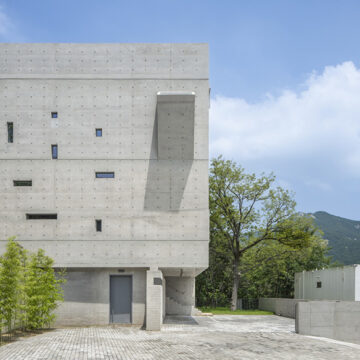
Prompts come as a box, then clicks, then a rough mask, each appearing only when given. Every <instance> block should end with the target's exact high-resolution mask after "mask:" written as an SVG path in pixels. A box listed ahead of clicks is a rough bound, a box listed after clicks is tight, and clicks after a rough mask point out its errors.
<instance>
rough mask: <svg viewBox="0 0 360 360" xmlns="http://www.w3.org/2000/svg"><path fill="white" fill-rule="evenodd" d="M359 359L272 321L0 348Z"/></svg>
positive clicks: (26, 358)
mask: <svg viewBox="0 0 360 360" xmlns="http://www.w3.org/2000/svg"><path fill="white" fill-rule="evenodd" d="M100 359H107V360H113V359H114V360H115V359H116V360H183V359H187V360H202V359H204V360H205V359H206V360H215V359H216V360H226V359H230V360H232V359H234V360H235V359H236V360H239V359H314V360H315V359H316V360H322V359H324V360H325V359H334V360H335V359H336V360H338V359H342V360H343V359H357V360H358V359H360V345H355V344H353V345H352V344H344V343H339V342H335V341H326V340H323V339H316V338H310V337H305V336H301V335H297V334H295V333H294V321H293V320H291V319H286V318H281V317H277V316H214V317H194V318H169V319H167V321H166V323H165V325H164V326H163V330H162V331H161V332H146V331H144V330H141V329H140V328H139V327H135V326H132V327H121V326H106V327H105V326H104V327H84V328H64V329H56V330H53V331H49V332H46V333H43V334H41V335H37V336H34V337H31V338H23V339H21V340H19V341H17V342H14V343H12V344H8V345H5V346H2V347H0V360H100Z"/></svg>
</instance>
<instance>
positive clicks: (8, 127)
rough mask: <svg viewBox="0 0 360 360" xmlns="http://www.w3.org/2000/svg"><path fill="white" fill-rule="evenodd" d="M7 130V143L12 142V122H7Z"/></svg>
mask: <svg viewBox="0 0 360 360" xmlns="http://www.w3.org/2000/svg"><path fill="white" fill-rule="evenodd" d="M7 132H8V143H13V142H14V123H12V122H8V123H7Z"/></svg>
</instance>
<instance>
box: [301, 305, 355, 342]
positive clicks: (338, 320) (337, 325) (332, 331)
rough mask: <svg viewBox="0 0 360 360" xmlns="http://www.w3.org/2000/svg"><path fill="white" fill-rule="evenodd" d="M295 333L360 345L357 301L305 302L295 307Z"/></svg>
mask: <svg viewBox="0 0 360 360" xmlns="http://www.w3.org/2000/svg"><path fill="white" fill-rule="evenodd" d="M295 331H296V332H297V333H298V334H302V335H311V336H321V337H327V338H330V339H335V340H341V341H349V342H352V343H356V344H360V302H359V301H307V302H299V303H298V304H297V306H296V320H295Z"/></svg>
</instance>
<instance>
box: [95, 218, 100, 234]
mask: <svg viewBox="0 0 360 360" xmlns="http://www.w3.org/2000/svg"><path fill="white" fill-rule="evenodd" d="M95 226H96V231H98V232H101V231H102V221H101V220H95Z"/></svg>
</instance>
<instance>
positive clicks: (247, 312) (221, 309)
mask: <svg viewBox="0 0 360 360" xmlns="http://www.w3.org/2000/svg"><path fill="white" fill-rule="evenodd" d="M199 309H200V310H201V311H202V312H210V313H213V314H214V315H273V314H274V313H273V312H271V311H264V310H235V311H231V310H230V309H229V308H227V307H217V308H212V307H207V306H202V307H199Z"/></svg>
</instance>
